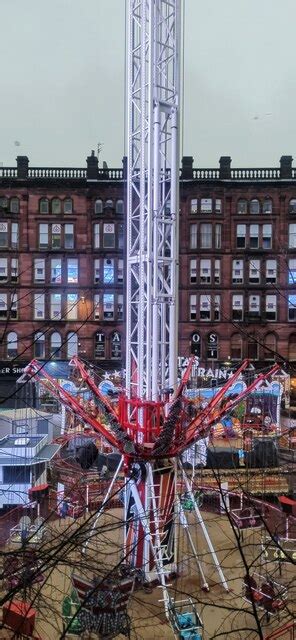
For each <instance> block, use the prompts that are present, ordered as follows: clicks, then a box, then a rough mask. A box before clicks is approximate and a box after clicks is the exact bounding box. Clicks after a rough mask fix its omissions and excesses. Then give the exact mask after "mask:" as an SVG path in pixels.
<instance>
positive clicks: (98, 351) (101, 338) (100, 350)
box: [95, 331, 106, 360]
mask: <svg viewBox="0 0 296 640" xmlns="http://www.w3.org/2000/svg"><path fill="white" fill-rule="evenodd" d="M105 345H106V341H105V334H104V333H102V332H101V331H97V332H96V333H95V358H98V359H99V360H105V358H106V346H105Z"/></svg>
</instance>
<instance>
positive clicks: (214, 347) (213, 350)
mask: <svg viewBox="0 0 296 640" xmlns="http://www.w3.org/2000/svg"><path fill="white" fill-rule="evenodd" d="M218 350H219V338H218V336H217V334H216V333H209V335H208V336H207V359H208V360H217V358H218Z"/></svg>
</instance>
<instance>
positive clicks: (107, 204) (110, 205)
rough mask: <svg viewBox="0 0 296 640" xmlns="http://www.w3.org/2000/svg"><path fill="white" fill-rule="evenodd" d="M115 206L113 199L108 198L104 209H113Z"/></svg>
mask: <svg viewBox="0 0 296 640" xmlns="http://www.w3.org/2000/svg"><path fill="white" fill-rule="evenodd" d="M113 208H114V204H113V200H111V199H109V200H106V202H105V206H104V209H113Z"/></svg>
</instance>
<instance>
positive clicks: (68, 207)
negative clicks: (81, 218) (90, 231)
mask: <svg viewBox="0 0 296 640" xmlns="http://www.w3.org/2000/svg"><path fill="white" fill-rule="evenodd" d="M63 204H64V213H73V202H72V200H71V198H66V200H64V203H63Z"/></svg>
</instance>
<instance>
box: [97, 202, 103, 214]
mask: <svg viewBox="0 0 296 640" xmlns="http://www.w3.org/2000/svg"><path fill="white" fill-rule="evenodd" d="M95 213H96V214H100V213H103V200H100V199H98V200H96V201H95Z"/></svg>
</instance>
